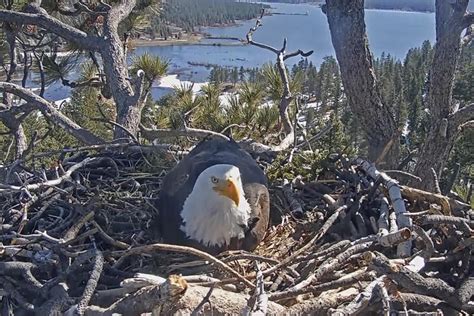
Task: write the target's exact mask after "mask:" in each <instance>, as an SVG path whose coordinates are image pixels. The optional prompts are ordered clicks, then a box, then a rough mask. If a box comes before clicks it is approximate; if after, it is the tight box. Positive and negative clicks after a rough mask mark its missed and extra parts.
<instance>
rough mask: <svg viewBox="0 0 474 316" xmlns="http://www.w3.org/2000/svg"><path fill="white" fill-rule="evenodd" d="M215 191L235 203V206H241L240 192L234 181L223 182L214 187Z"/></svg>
mask: <svg viewBox="0 0 474 316" xmlns="http://www.w3.org/2000/svg"><path fill="white" fill-rule="evenodd" d="M214 191H216V192H217V193H219V194H221V195H223V196H226V197H228V198H229V199H231V200H232V201H234V203H235V205H237V206H239V202H240V197H239V191H238V190H237V186H236V184H235V182H234V181H233V180H232V179H228V180H226V181H223V182H222V183H218V184H217V185H216V186H215V187H214Z"/></svg>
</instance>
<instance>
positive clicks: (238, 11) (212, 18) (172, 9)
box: [151, 0, 264, 37]
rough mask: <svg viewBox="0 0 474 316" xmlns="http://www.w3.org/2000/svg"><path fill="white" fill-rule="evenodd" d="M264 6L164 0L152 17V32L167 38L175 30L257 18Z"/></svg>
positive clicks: (230, 1)
mask: <svg viewBox="0 0 474 316" xmlns="http://www.w3.org/2000/svg"><path fill="white" fill-rule="evenodd" d="M263 6H264V5H262V4H256V3H245V2H235V1H233V0H167V1H166V2H164V3H163V7H162V10H161V12H160V14H159V15H155V16H153V17H152V21H151V25H152V32H153V33H154V34H155V35H160V36H162V37H166V36H170V35H171V34H172V33H173V30H174V28H175V27H178V28H181V29H182V30H184V31H186V32H193V31H195V28H196V27H198V26H213V25H225V24H230V23H234V22H235V21H236V20H249V19H253V18H255V17H257V16H258V15H259V14H260V11H261V9H262V7H263Z"/></svg>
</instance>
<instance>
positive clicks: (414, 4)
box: [365, 0, 435, 12]
mask: <svg viewBox="0 0 474 316" xmlns="http://www.w3.org/2000/svg"><path fill="white" fill-rule="evenodd" d="M365 7H366V8H367V9H383V10H405V11H422V12H427V11H429V12H434V8H435V7H434V0H366V1H365Z"/></svg>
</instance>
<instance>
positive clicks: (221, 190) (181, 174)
mask: <svg viewBox="0 0 474 316" xmlns="http://www.w3.org/2000/svg"><path fill="white" fill-rule="evenodd" d="M267 186H268V184H267V178H266V176H265V174H264V172H263V170H262V169H261V168H260V167H259V166H258V165H257V163H256V161H255V160H254V159H253V158H252V157H251V156H250V155H249V154H248V153H247V152H246V151H244V150H243V149H242V148H241V147H240V146H239V145H238V144H237V143H236V142H235V141H233V140H224V139H216V138H207V139H204V140H203V141H201V142H200V143H199V144H197V145H196V147H194V149H193V150H191V152H189V154H188V155H187V156H186V157H184V158H183V159H182V160H181V161H180V162H179V163H178V164H177V165H176V166H175V167H174V168H173V169H172V170H171V171H170V172H169V173H168V174H167V175H166V177H165V178H164V180H163V184H162V187H161V191H160V193H159V196H158V202H157V206H158V211H159V218H158V220H159V225H160V230H161V235H162V237H163V239H164V241H165V242H168V243H173V244H181V245H188V246H193V247H195V248H198V249H201V250H204V251H207V252H209V253H219V252H222V251H225V250H235V249H244V250H248V251H252V250H254V249H255V248H256V247H257V245H258V243H259V242H260V241H261V240H262V239H263V237H264V236H265V232H266V230H267V227H268V221H269V210H270V199H269V193H268V188H267Z"/></svg>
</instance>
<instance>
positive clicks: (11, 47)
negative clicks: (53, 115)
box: [0, 23, 28, 159]
mask: <svg viewBox="0 0 474 316" xmlns="http://www.w3.org/2000/svg"><path fill="white" fill-rule="evenodd" d="M3 32H4V33H5V39H6V42H7V43H8V57H9V58H10V63H9V69H8V72H7V76H6V80H5V82H11V81H12V79H13V75H14V74H15V71H16V68H17V62H16V61H17V54H16V36H17V34H16V32H15V31H14V30H13V28H12V27H11V25H10V24H9V23H4V25H3ZM2 99H3V101H2V102H3V104H4V106H6V107H7V108H11V106H12V104H13V96H12V95H10V94H9V93H6V92H5V93H3V98H2ZM0 120H1V121H2V122H3V124H4V125H5V126H6V127H7V128H8V129H9V130H10V132H11V133H12V135H13V137H14V138H15V159H18V158H20V157H21V156H22V154H23V152H24V151H25V150H26V149H27V148H28V143H27V140H26V135H25V131H24V130H23V126H22V125H21V122H20V121H19V120H18V119H17V118H16V117H15V116H14V115H8V114H6V115H3V116H0Z"/></svg>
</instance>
